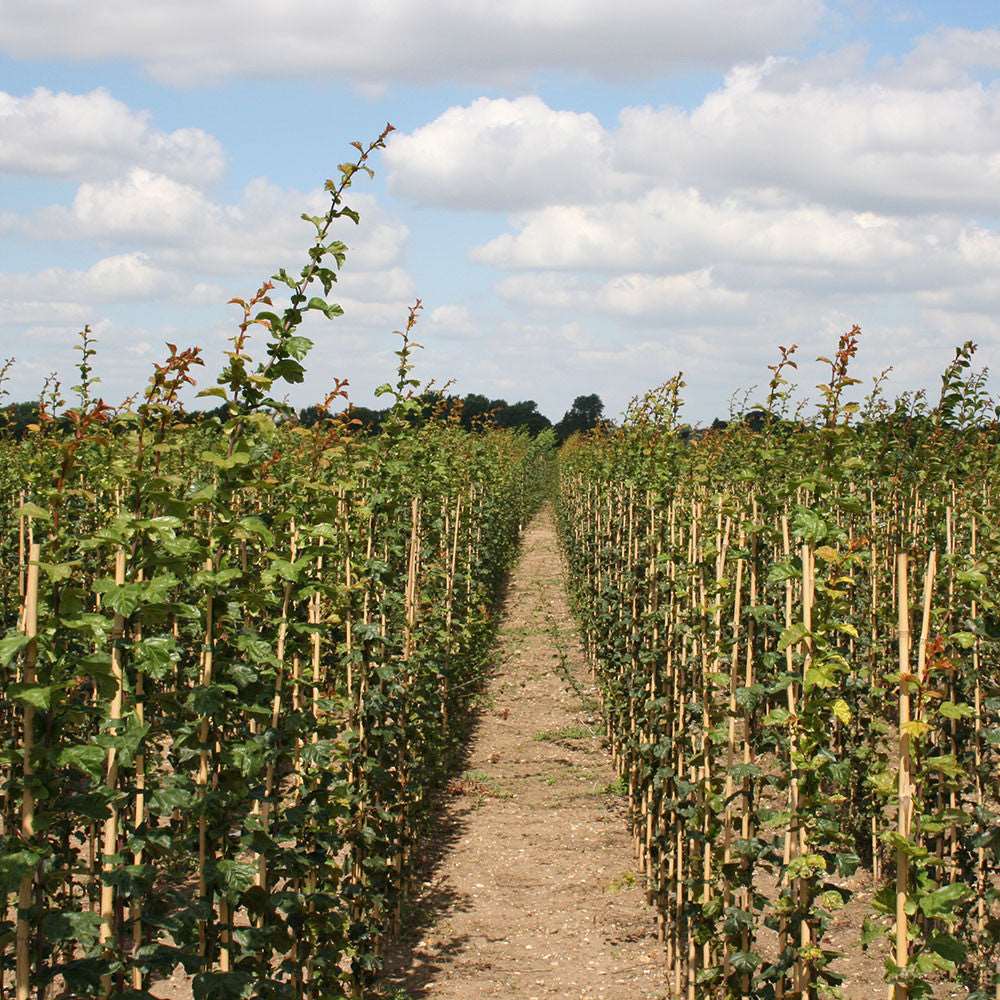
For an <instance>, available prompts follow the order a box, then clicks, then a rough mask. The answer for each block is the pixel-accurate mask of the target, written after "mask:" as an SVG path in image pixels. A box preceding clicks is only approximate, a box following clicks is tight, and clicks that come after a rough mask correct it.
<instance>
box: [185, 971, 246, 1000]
mask: <svg viewBox="0 0 1000 1000" xmlns="http://www.w3.org/2000/svg"><path fill="white" fill-rule="evenodd" d="M253 981H254V976H252V975H251V974H250V973H249V972H199V973H198V975H196V976H195V977H194V981H193V982H192V984H191V989H192V991H193V993H194V1000H243V998H244V997H248V996H250V994H251V993H252V991H253Z"/></svg>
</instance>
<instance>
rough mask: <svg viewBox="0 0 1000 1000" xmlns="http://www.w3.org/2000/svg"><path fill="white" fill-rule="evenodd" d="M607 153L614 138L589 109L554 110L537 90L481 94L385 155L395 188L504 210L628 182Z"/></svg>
mask: <svg viewBox="0 0 1000 1000" xmlns="http://www.w3.org/2000/svg"><path fill="white" fill-rule="evenodd" d="M611 153H612V143H611V137H610V136H609V134H608V133H607V132H606V131H605V129H604V127H603V126H602V125H601V123H600V122H599V121H598V119H597V118H596V117H595V116H594V115H592V114H579V113H576V112H572V111H556V110H553V109H552V108H550V107H549V106H548V105H547V104H545V102H544V101H542V100H541V99H540V98H538V97H535V96H527V97H520V98H518V99H516V100H505V99H497V100H491V99H489V98H486V97H481V98H479V99H478V100H477V101H474V102H473V103H472V104H470V105H469V106H468V107H454V108H449V109H448V110H447V111H446V112H445V113H444V114H443V115H441V116H440V117H439V118H436V119H435V120H434V121H432V122H430V123H429V124H428V125H425V126H423V127H422V128H418V129H416V130H415V131H414V132H412V133H410V134H409V135H401V136H399V137H397V138H395V139H394V140H393V141H392V142H391V143H390V145H389V148H388V149H387V150H386V154H385V158H386V162H387V163H388V165H389V167H390V169H391V170H392V178H391V189H392V190H393V192H394V193H395V194H399V195H401V196H403V197H406V198H411V199H413V200H415V201H419V202H421V203H424V204H432V205H434V204H436V205H446V206H448V207H458V208H473V209H501V210H502V209H505V208H507V207H509V206H510V205H511V204H512V203H515V204H517V205H521V206H529V205H545V204H551V203H552V202H574V201H591V200H593V199H595V198H599V197H602V196H603V197H607V196H608V195H609V194H611V193H614V192H615V191H616V190H619V191H620V190H622V189H624V188H626V187H627V186H628V179H627V178H625V177H620V176H618V175H617V174H616V172H615V171H614V169H613V167H612V164H611Z"/></svg>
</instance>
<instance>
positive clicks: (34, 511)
mask: <svg viewBox="0 0 1000 1000" xmlns="http://www.w3.org/2000/svg"><path fill="white" fill-rule="evenodd" d="M21 513H22V514H24V516H25V517H34V518H37V519H38V520H40V521H51V520H52V515H51V514H50V513H49V512H48V511H47V510H46V509H45V508H44V507H39V506H38V504H37V503H32V502H31V501H30V500H27V501H26V502H25V503H24V504H23V505H22V507H21Z"/></svg>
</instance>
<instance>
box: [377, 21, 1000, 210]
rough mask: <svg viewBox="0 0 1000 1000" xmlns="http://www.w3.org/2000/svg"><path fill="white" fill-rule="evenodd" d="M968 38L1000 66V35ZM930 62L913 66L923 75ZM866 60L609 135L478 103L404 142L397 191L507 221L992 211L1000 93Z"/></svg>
mask: <svg viewBox="0 0 1000 1000" xmlns="http://www.w3.org/2000/svg"><path fill="white" fill-rule="evenodd" d="M980 36H984V37H982V38H981V37H980ZM994 36H996V37H995V38H994ZM963 38H965V40H966V42H967V43H968V44H969V46H970V47H974V46H972V40H973V39H978V40H979V42H980V44H979V48H980V49H984V50H986V51H987V54H989V55H990V57H991V58H992V57H993V49H994V48H996V49H997V50H998V52H1000V32H983V33H973V32H967V33H965V35H963ZM922 45H923V43H921V46H922ZM921 46H918V47H917V49H916V50H915V51H914V53H911V56H910V58H909V60H904V61H903V62H904V63H908V62H910V63H913V64H918V63H920V64H922V63H923V62H925V61H926V58H927V57H925V56H918V52H919V51H920V49H921ZM863 55H864V54H863V52H862V51H861V50H860V49H857V48H856V49H854V50H851V51H850V52H847V53H843V54H840V57H839V58H838V57H833V56H821V57H818V58H816V59H813V60H806V61H796V60H792V59H788V58H768V59H766V60H764V61H763V62H760V63H755V64H746V65H740V66H737V67H736V68H734V69H732V70H731V71H730V72H729V73H728V74H727V75H726V78H725V81H724V83H723V84H722V86H720V87H719V88H717V89H716V90H714V91H712V92H710V93H709V94H708V95H707V96H706V97H705V98H704V99H703V101H702V102H701V103H700V104H699V105H698V106H696V107H695V108H693V109H691V110H684V109H681V108H678V107H674V106H669V105H668V106H665V107H658V108H657V107H650V106H640V107H626V108H624V109H623V110H622V112H621V114H620V117H619V122H618V124H617V127H615V128H610V129H609V128H605V127H604V126H603V125H602V124H601V123H600V122H599V121H597V119H595V118H594V116H593V115H590V114H585V113H579V112H575V111H560V110H556V109H553V108H551V107H549V106H548V105H546V104H545V103H544V102H543V101H541V100H540V99H539V98H537V97H522V98H519V99H518V100H516V101H509V100H505V99H495V100H490V99H487V98H480V99H479V100H477V101H475V102H473V103H472V104H470V105H467V106H464V107H454V108H450V109H448V110H447V111H445V112H444V113H443V114H442V115H440V116H439V117H438V118H436V119H435V120H434V121H432V122H430V123H429V124H427V125H425V126H423V127H421V128H419V129H417V130H415V131H414V132H412V133H410V134H408V135H403V136H400V137H398V138H397V139H396V140H395V141H394V142H393V144H392V145H391V146H390V149H389V151H388V153H387V158H388V162H389V165H390V167H391V170H392V176H391V184H392V188H393V190H394V191H396V192H398V193H399V194H401V195H403V196H406V197H408V198H412V199H414V200H417V201H421V202H424V203H428V204H436V205H447V206H449V207H454V208H462V209H468V208H473V209H501V210H507V211H517V210H523V209H526V208H534V207H538V206H540V205H552V204H572V203H583V202H592V201H595V200H602V199H603V200H607V199H610V198H612V197H614V196H616V195H620V194H622V193H628V192H630V191H631V192H641V191H642V190H643V189H648V188H650V187H656V186H661V185H664V184H672V185H674V186H677V187H684V186H688V185H694V186H697V188H698V189H699V190H700V191H702V192H705V193H708V194H717V195H721V194H727V195H730V194H740V195H741V196H743V197H747V198H750V197H752V198H754V199H756V200H771V201H778V202H781V201H784V202H786V203H787V202H789V201H793V202H794V201H817V202H820V203H822V204H826V205H836V206H839V207H843V208H850V209H854V210H858V211H866V210H871V211H875V212H879V213H883V214H885V213H893V214H919V213H924V212H941V211H992V210H993V208H994V207H995V205H996V204H997V202H998V200H1000V84H998V83H996V82H994V83H991V84H985V83H983V82H981V81H979V80H977V79H974V78H973V77H971V76H969V75H968V74H962V75H959V76H952V77H950V78H949V79H948V80H947V82H945V83H941V84H939V85H937V86H933V87H929V86H927V84H926V83H925V82H915V81H914V80H912V79H911V78H909V77H908V76H906V75H900V72H899V67H898V66H896V67H895V68H891V69H889V68H886V67H882V68H877V69H875V70H871V71H869V70H866V69H865V67H864V60H863ZM970 58H971V57H970ZM979 58H980V60H981V61H985V60H986V58H987V56H986V55H983V56H981V57H979ZM995 58H996V60H997V65H1000V54H997V55H996V56H995ZM949 65H952V66H954V65H955V64H954V63H949Z"/></svg>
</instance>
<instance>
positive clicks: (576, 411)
mask: <svg viewBox="0 0 1000 1000" xmlns="http://www.w3.org/2000/svg"><path fill="white" fill-rule="evenodd" d="M603 414H604V403H602V402H601V397H600V396H598V395H597V393H591V394H590V395H589V396H577V397H576V399H574V400H573V405H572V406H571V407H570V408H569V409H568V410H567V411H566V412H565V413H564V414H563V418H562V420H560V421H559V423H558V424H556V437H558V439H559V441H560V443H561V442H563V441H565V440H566V438H568V437H569V436H570V435H571V434H576V433H577V432H582V431H589V430H593V429H594V428H595V427H596V426H597V425H598V423H599V422H600V419H601V416H602V415H603Z"/></svg>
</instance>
